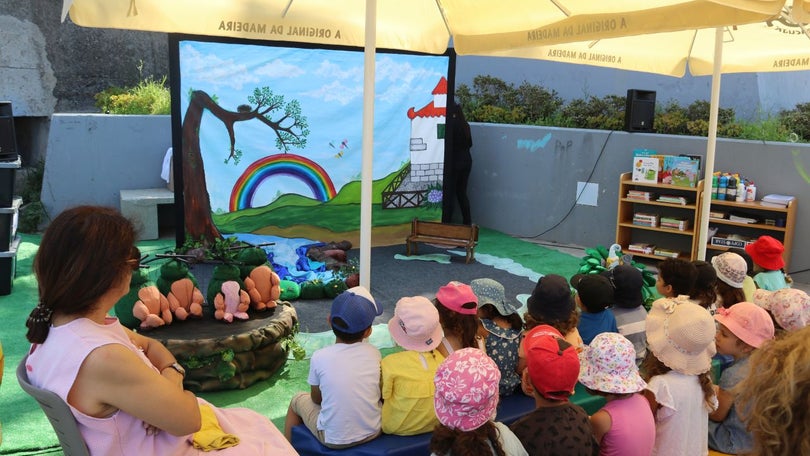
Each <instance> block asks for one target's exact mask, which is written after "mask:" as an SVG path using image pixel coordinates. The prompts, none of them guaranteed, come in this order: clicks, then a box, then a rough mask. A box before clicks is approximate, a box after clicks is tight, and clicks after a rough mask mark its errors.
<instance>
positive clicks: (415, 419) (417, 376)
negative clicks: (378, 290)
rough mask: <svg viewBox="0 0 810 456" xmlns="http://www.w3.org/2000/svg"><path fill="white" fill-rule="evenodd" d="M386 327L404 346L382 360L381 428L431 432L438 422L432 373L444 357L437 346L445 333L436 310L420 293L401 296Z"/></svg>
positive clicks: (397, 431) (393, 431)
mask: <svg viewBox="0 0 810 456" xmlns="http://www.w3.org/2000/svg"><path fill="white" fill-rule="evenodd" d="M388 331H389V332H390V333H391V337H393V339H394V341H396V343H397V344H399V346H400V347H402V348H404V349H405V350H404V351H401V352H398V353H391V354H390V355H388V356H386V357H385V358H383V360H382V398H383V406H382V430H383V432H385V433H386V434H396V435H414V434H422V433H425V432H430V431H432V430H433V428H434V427H435V426H436V424H438V423H439V421H438V420H437V419H436V412H435V411H434V410H433V377H434V376H435V375H436V369H438V367H439V364H441V362H442V361H444V357H443V356H442V355H441V354H440V353H439V352H438V351H437V350H436V347H438V346H439V344H440V343H441V341H442V337H443V336H444V334H443V333H442V327H441V325H440V324H439V312H438V311H437V310H436V307H435V306H434V305H433V303H432V302H430V300H429V299H428V298H425V297H423V296H413V297H406V298H402V299H400V300H399V301H397V304H396V307H395V308H394V316H393V318H391V320H389V321H388Z"/></svg>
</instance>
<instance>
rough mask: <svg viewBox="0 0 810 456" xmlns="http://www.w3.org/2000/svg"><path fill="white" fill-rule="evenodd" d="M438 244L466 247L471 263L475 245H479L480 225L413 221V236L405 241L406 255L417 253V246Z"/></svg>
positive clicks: (468, 260) (468, 259)
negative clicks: (421, 243)
mask: <svg viewBox="0 0 810 456" xmlns="http://www.w3.org/2000/svg"><path fill="white" fill-rule="evenodd" d="M420 242H423V243H425V244H436V245H442V246H447V247H464V249H465V250H466V251H467V261H466V263H469V262H470V261H472V260H473V259H474V258H475V245H476V244H478V225H475V224H472V225H459V224H455V223H441V222H426V221H423V220H419V219H413V222H412V223H411V234H410V235H409V236H408V238H407V239H406V240H405V244H406V255H408V256H411V250H413V253H414V254H416V253H417V244H418V243H420Z"/></svg>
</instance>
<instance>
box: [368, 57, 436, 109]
mask: <svg viewBox="0 0 810 456" xmlns="http://www.w3.org/2000/svg"><path fill="white" fill-rule="evenodd" d="M442 76H443V75H442V74H440V73H438V72H435V71H431V70H427V69H424V68H414V67H413V66H412V65H411V64H410V63H409V62H400V63H397V62H395V61H394V60H393V59H391V58H390V57H387V56H386V57H382V58H380V59H379V61H378V62H377V75H376V79H377V84H378V85H379V86H385V87H386V90H384V91H383V92H382V93H380V94H379V95H378V96H377V100H378V101H381V102H399V101H400V100H402V98H403V97H404V96H405V94H407V93H415V91H416V89H415V88H414V83H415V82H416V81H419V80H425V78H427V79H428V80H430V79H435V81H436V83H437V84H438V83H439V79H441V77H442ZM425 97H426V100H427V101H430V100H432V98H431V95H430V93H427V94H425ZM419 107H421V106H418V107H417V108H419Z"/></svg>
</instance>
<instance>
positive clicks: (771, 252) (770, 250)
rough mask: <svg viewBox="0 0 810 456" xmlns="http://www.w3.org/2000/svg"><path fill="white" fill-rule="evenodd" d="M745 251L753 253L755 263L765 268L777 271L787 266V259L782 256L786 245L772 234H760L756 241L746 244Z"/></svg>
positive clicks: (752, 257)
mask: <svg viewBox="0 0 810 456" xmlns="http://www.w3.org/2000/svg"><path fill="white" fill-rule="evenodd" d="M745 251H746V252H748V254H749V255H751V259H752V260H754V263H755V264H757V265H759V266H760V267H762V268H763V269H767V270H769V271H775V270H777V269H782V268H784V267H785V259H784V258H782V252H784V251H785V246H784V245H782V243H781V242H779V240H778V239H775V238H773V237H771V236H760V237H759V238H758V239H757V240H756V241H754V242H752V243H750V244H748V245H746V246H745Z"/></svg>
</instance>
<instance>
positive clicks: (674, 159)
mask: <svg viewBox="0 0 810 456" xmlns="http://www.w3.org/2000/svg"><path fill="white" fill-rule="evenodd" d="M699 178H700V160H695V159H693V158H692V157H689V156H685V155H666V156H664V164H663V169H662V170H661V183H662V184H670V185H677V186H679V187H695V186H696V185H697V182H698V180H699Z"/></svg>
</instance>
